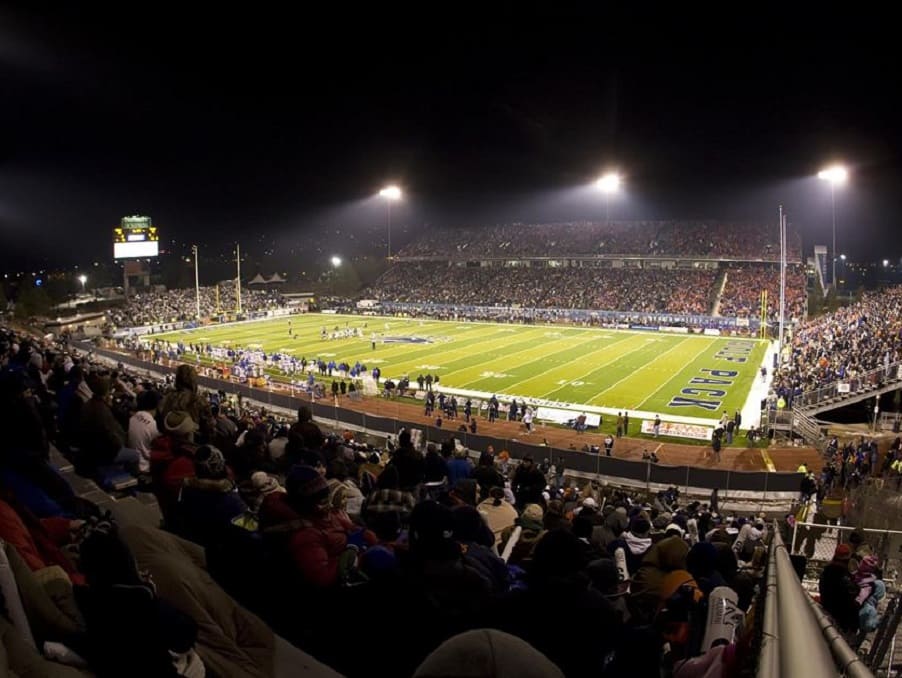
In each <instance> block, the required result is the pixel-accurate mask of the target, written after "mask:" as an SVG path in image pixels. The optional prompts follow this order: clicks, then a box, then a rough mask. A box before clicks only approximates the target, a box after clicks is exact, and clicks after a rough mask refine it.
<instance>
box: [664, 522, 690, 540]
mask: <svg viewBox="0 0 902 678" xmlns="http://www.w3.org/2000/svg"><path fill="white" fill-rule="evenodd" d="M671 530H676V531H677V532H679V533H680V536H681V537H682V536H683V535H684V534H686V533H685V532H684V531H683V528H682V527H680V526H679V525H677V524H676V523H670V525H668V526H667V527H665V528H664V533H665V534H666V533H668V532H670V531H671Z"/></svg>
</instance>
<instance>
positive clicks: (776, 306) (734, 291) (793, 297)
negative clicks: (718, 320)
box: [718, 265, 807, 322]
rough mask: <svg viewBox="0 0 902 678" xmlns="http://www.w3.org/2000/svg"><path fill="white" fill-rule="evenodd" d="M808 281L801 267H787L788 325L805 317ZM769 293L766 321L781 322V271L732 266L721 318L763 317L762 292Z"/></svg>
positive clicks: (775, 268)
mask: <svg viewBox="0 0 902 678" xmlns="http://www.w3.org/2000/svg"><path fill="white" fill-rule="evenodd" d="M805 287H806V280H805V271H804V270H803V269H802V267H801V266H787V267H786V288H785V297H786V298H785V303H786V307H785V308H786V314H785V319H786V321H787V322H789V321H790V320H801V319H803V318H804V317H805V315H806V310H807V308H806V306H807V303H806V294H805ZM764 290H766V291H767V320H768V322H776V321H778V320H779V318H780V269H779V268H778V267H776V266H761V265H759V266H753V265H745V266H738V265H733V266H730V267H729V268H728V269H727V271H726V282H725V283H724V288H723V292H722V293H721V296H720V306H719V309H718V312H719V314H720V315H722V316H727V317H737V318H749V317H758V316H759V315H760V313H761V292H762V291H764Z"/></svg>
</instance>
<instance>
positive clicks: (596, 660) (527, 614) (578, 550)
mask: <svg viewBox="0 0 902 678" xmlns="http://www.w3.org/2000/svg"><path fill="white" fill-rule="evenodd" d="M587 564H588V563H587V562H586V560H585V550H584V548H583V547H582V546H581V545H580V542H579V539H578V538H577V537H576V536H574V535H573V534H572V533H570V532H567V531H565V530H554V531H552V532H548V533H547V534H545V535H544V536H543V537H542V538H541V539H540V540H539V542H538V544H537V545H536V547H535V553H534V555H533V559H532V563H531V565H530V568H529V574H528V588H527V589H526V590H525V591H516V592H514V594H513V595H512V596H511V597H510V598H509V600H507V601H506V602H505V603H504V604H503V605H502V606H501V613H502V618H501V620H500V623H499V625H498V626H499V627H500V628H502V629H503V630H505V631H507V632H509V633H513V634H514V635H516V636H518V637H520V638H523V639H524V640H526V641H527V642H528V643H530V645H532V646H533V647H535V648H536V649H537V650H539V651H540V652H542V653H544V654H545V655H546V656H547V657H548V658H549V659H550V660H552V661H553V662H554V663H555V664H557V665H558V666H560V667H561V669H562V670H563V672H564V674H565V675H566V676H568V677H573V676H575V677H576V678H581V677H582V676H586V677H588V676H599V675H601V674H602V673H603V668H602V667H603V664H604V657H605V655H606V654H607V653H608V651H609V649H610V648H613V647H615V646H616V644H617V642H618V638H619V628H618V627H619V625H620V615H619V614H618V613H616V612H615V611H614V609H613V608H612V607H611V605H610V604H609V603H608V602H607V601H606V600H605V599H604V596H603V595H602V594H601V593H599V592H598V591H597V590H595V589H594V588H592V587H591V585H590V580H589V578H588V577H587V576H586V575H585V574H584V573H583V570H584V568H585V567H586V565H587ZM561 614H564V615H565V616H566V619H567V623H566V624H562V623H561ZM618 675H620V674H618ZM637 675H639V674H637ZM641 675H645V674H641Z"/></svg>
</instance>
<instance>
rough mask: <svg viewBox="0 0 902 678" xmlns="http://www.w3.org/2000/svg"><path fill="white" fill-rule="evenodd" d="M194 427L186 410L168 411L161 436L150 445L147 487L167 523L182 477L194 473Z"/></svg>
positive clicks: (168, 522) (188, 476)
mask: <svg viewBox="0 0 902 678" xmlns="http://www.w3.org/2000/svg"><path fill="white" fill-rule="evenodd" d="M196 430H197V424H195V423H194V420H193V419H192V418H191V415H189V414H188V413H187V412H180V411H175V412H170V413H169V414H167V415H166V417H164V419H163V431H164V432H163V435H161V436H160V437H158V438H157V439H156V440H154V441H153V443H152V444H151V448H150V475H151V481H152V484H151V487H152V489H153V493H154V496H156V498H157V502H158V503H159V505H160V511H161V512H162V513H163V519H164V521H165V522H166V523H167V525H169V524H170V522H171V521H172V520H174V519H175V513H174V511H175V509H176V506H177V504H178V497H179V493H180V492H181V490H182V487H183V486H184V480H185V478H193V477H194V476H195V475H196V473H195V468H194V454H195V452H196V451H197V446H196V445H195V444H194V432H195V431H196ZM174 527H175V526H173V528H174Z"/></svg>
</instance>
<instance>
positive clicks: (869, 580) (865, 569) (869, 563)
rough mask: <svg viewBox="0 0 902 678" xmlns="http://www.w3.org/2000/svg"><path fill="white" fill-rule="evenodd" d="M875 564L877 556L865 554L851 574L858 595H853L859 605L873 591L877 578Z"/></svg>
mask: <svg viewBox="0 0 902 678" xmlns="http://www.w3.org/2000/svg"><path fill="white" fill-rule="evenodd" d="M877 564H878V562H877V556H873V555H871V556H865V557H864V558H862V559H861V562H860V563H859V564H858V569H857V570H855V574H854V575H853V576H852V580H853V581H854V582H855V585H856V586H857V587H858V595H857V596H856V597H855V602H857V603H858V605H859V607H860V606H861V605H862V604H863V603H864V601H866V600H867V599H868V598H870V597H871V594H873V592H874V582H875V581H876V579H877V576H876V573H877Z"/></svg>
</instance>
